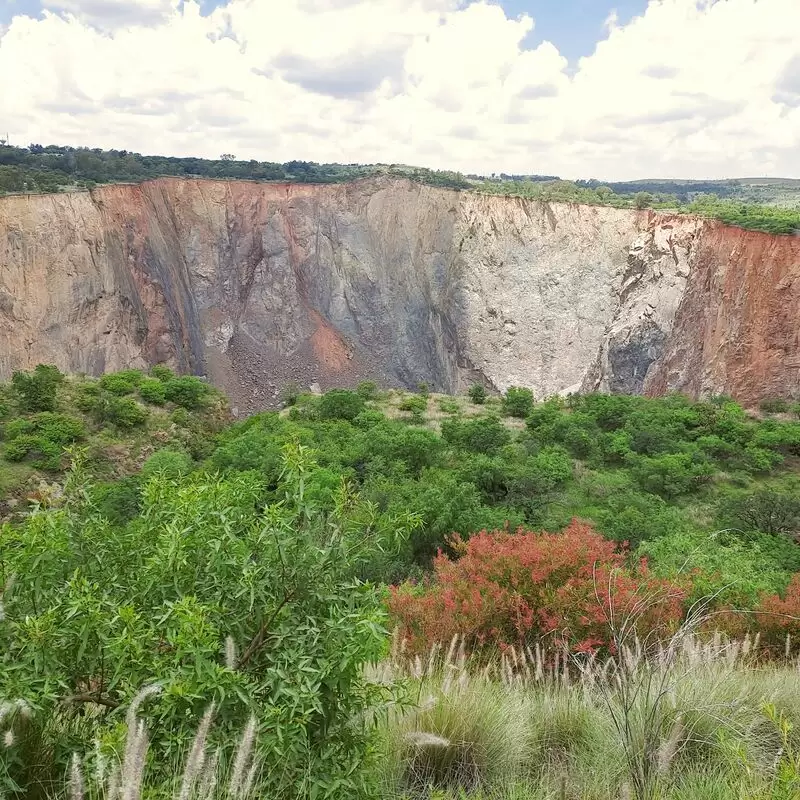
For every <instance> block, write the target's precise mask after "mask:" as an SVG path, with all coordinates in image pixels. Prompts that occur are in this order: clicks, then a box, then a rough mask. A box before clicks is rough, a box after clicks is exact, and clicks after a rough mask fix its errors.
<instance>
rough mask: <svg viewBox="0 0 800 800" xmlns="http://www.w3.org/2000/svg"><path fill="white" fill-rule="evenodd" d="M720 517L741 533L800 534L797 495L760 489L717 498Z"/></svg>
mask: <svg viewBox="0 0 800 800" xmlns="http://www.w3.org/2000/svg"><path fill="white" fill-rule="evenodd" d="M719 511H720V516H721V517H722V518H723V519H725V520H727V521H728V522H729V523H731V524H733V525H735V526H736V527H739V528H741V529H742V530H744V531H760V532H762V533H769V534H778V533H794V532H798V531H800V497H798V494H797V492H786V491H776V490H774V489H767V488H762V489H758V490H756V491H755V492H734V493H728V494H726V495H724V496H723V497H722V498H720V501H719Z"/></svg>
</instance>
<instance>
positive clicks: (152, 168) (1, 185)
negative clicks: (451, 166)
mask: <svg viewBox="0 0 800 800" xmlns="http://www.w3.org/2000/svg"><path fill="white" fill-rule="evenodd" d="M168 175H173V176H178V177H201V178H220V179H221V178H228V179H240V180H255V181H298V182H301V183H340V182H343V181H351V180H355V179H358V178H366V177H369V176H372V175H396V176H399V177H406V178H410V179H411V180H415V181H419V182H421V183H425V184H429V185H431V186H441V187H446V188H451V189H472V190H477V191H480V192H485V193H489V194H500V195H512V196H519V197H527V198H532V199H536V200H543V201H549V200H553V201H563V202H575V203H590V204H594V205H608V206H613V207H615V208H656V209H674V210H679V211H681V212H686V213H692V214H701V215H703V216H709V217H713V218H715V219H721V220H722V221H723V222H725V223H727V224H729V225H738V226H740V227H743V228H749V229H752V230H759V231H765V232H767V233H774V234H792V233H794V232H796V231H798V230H800V200H799V199H798V198H800V194H798V187H797V186H795V185H794V184H792V183H791V182H786V185H784V184H780V185H779V186H777V188H776V185H775V184H770V186H769V188H770V190H771V191H772V194H768V193H765V192H766V189H767V187H765V186H761V185H758V186H757V187H746V186H743V185H742V184H741V182H737V181H707V182H701V181H685V182H680V181H649V182H648V181H633V182H629V183H605V184H602V183H600V182H599V181H596V180H588V181H581V180H579V181H577V182H572V181H566V180H561V179H559V178H558V177H556V176H553V175H506V174H501V175H499V176H498V175H493V176H492V177H491V178H483V177H481V176H477V175H471V176H468V177H465V176H464V175H462V174H461V173H458V172H451V171H447V170H430V169H425V168H422V167H409V166H405V165H399V164H391V165H389V164H371V165H370V164H317V163H315V162H311V161H289V162H287V163H285V164H278V163H274V162H268V161H255V160H249V161H238V160H237V159H236V158H235V156H234V155H233V154H224V155H222V156H221V157H220V158H219V159H218V160H209V159H203V158H171V157H165V156H143V155H141V154H139V153H133V152H130V151H127V150H102V149H100V148H91V149H90V148H87V147H77V148H75V147H64V146H58V145H47V146H42V145H40V144H31V145H30V146H28V147H12V146H9V145H5V144H0V195H2V194H5V193H20V192H58V191H62V190H64V189H73V188H91V187H93V186H95V185H97V184H102V183H119V182H138V181H143V180H146V179H149V178H158V177H162V176H168ZM778 189H780V191H781V192H782V194H780V195H779V197H778V196H777V195H775V192H776V191H778ZM773 195H775V196H774V197H773ZM776 198H777V199H776ZM773 200H776V202H775V204H774V205H773V204H772V201H773Z"/></svg>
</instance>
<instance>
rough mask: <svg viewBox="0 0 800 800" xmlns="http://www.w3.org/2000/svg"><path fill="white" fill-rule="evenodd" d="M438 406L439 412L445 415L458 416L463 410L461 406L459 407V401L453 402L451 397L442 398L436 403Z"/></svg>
mask: <svg viewBox="0 0 800 800" xmlns="http://www.w3.org/2000/svg"><path fill="white" fill-rule="evenodd" d="M436 405H437V406H438V407H439V411H441V412H442V413H443V414H458V412H459V411H460V410H461V406H459V404H458V401H457V400H453V399H452V398H450V397H440V398H439V399H438V400H437V401H436Z"/></svg>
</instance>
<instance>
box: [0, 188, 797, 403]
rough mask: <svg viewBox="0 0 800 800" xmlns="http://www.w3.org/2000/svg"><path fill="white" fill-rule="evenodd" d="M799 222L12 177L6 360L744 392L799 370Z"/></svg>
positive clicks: (753, 396)
mask: <svg viewBox="0 0 800 800" xmlns="http://www.w3.org/2000/svg"><path fill="white" fill-rule="evenodd" d="M799 319H800V238H797V237H778V236H769V235H767V234H760V233H754V232H750V231H743V230H740V229H736V228H730V227H726V226H723V225H721V224H719V223H716V222H710V221H705V220H699V219H696V218H692V217H686V216H674V215H667V214H656V213H653V212H646V211H632V210H625V209H613V208H606V207H594V206H581V205H574V204H566V203H538V202H532V201H526V200H521V199H519V198H510V197H496V196H486V195H480V194H475V193H465V192H456V191H450V190H443V189H436V188H432V187H427V186H421V185H419V184H415V183H412V182H410V181H405V180H397V179H389V178H373V179H368V180H363V181H358V182H354V183H349V184H337V185H326V186H311V185H293V184H258V183H250V182H243V181H205V180H183V179H177V178H167V179H160V180H157V181H150V182H146V183H144V184H141V185H114V186H105V187H100V188H98V189H95V190H93V191H92V192H91V193H89V192H75V193H65V194H58V195H43V196H15V197H7V198H2V199H0V378H2V379H7V378H8V377H9V376H10V374H11V373H12V372H13V370H15V369H29V368H31V367H33V366H35V365H36V364H37V363H55V364H57V365H58V366H59V367H60V368H61V369H63V370H65V371H69V372H86V373H90V374H98V373H101V372H103V371H104V370H117V369H123V368H126V367H146V366H148V365H150V364H153V363H160V362H167V363H170V364H172V365H174V366H175V367H176V368H177V369H179V370H181V371H185V372H194V373H196V374H205V375H208V377H209V378H210V379H211V380H212V381H213V382H215V383H216V384H218V385H219V386H221V388H223V389H224V390H225V391H227V392H228V393H229V395H230V396H231V398H232V403H233V405H234V406H235V407H237V408H238V409H239V410H240V411H241V412H247V411H252V410H255V409H258V408H264V407H269V406H271V405H274V404H275V402H276V401H277V398H278V395H279V392H280V389H281V387H282V386H283V385H285V384H286V383H290V382H294V383H297V384H298V385H300V386H307V385H309V384H310V383H312V382H317V383H319V384H320V385H321V386H322V387H323V388H327V387H330V386H335V385H350V384H355V383H357V382H358V381H359V380H364V379H368V378H370V379H377V380H379V381H381V382H384V383H388V384H396V385H405V386H410V387H414V386H416V385H417V383H418V382H420V381H425V382H427V383H428V384H430V385H431V387H433V388H437V389H440V390H445V391H450V392H456V391H461V390H463V389H464V388H465V387H466V386H468V385H469V384H471V383H473V382H475V381H476V380H480V381H483V382H485V383H486V384H487V385H489V386H493V387H495V388H496V389H498V390H503V389H505V388H507V387H508V386H510V385H524V386H530V387H531V388H533V389H534V391H535V392H536V394H537V395H538V396H540V397H542V396H548V395H551V394H555V393H564V392H567V391H575V390H590V389H600V390H605V391H622V392H632V393H649V394H659V393H663V392H665V391H669V390H680V391H685V392H688V393H690V394H692V395H695V396H698V395H703V394H709V393H718V392H726V393H729V394H731V395H733V396H735V397H737V398H738V399H740V400H742V401H744V402H746V403H754V402H756V401H757V400H758V399H760V398H762V397H766V396H794V395H797V393H798V392H800V340H799V338H798V337H799V336H800V333H799V328H800V326H799V325H798V320H799Z"/></svg>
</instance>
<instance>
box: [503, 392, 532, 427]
mask: <svg viewBox="0 0 800 800" xmlns="http://www.w3.org/2000/svg"><path fill="white" fill-rule="evenodd" d="M531 411H533V392H532V391H531V390H530V389H524V388H522V387H519V386H511V387H510V388H509V389H508V390H507V391H506V393H505V395H504V396H503V414H505V415H506V416H507V417H520V418H521V419H524V418H525V417H527V416H528V415H529V414H530V413H531Z"/></svg>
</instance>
